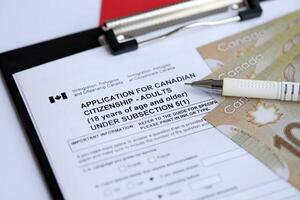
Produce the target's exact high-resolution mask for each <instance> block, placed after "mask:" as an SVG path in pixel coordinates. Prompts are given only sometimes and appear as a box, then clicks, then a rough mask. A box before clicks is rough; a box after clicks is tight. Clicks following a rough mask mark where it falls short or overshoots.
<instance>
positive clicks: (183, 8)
mask: <svg viewBox="0 0 300 200" xmlns="http://www.w3.org/2000/svg"><path fill="white" fill-rule="evenodd" d="M240 4H243V5H245V6H246V7H247V9H246V10H243V11H239V12H238V14H237V16H234V17H229V18H224V19H220V20H215V21H196V22H193V23H189V24H185V25H183V26H180V27H178V28H176V29H174V30H172V31H170V32H167V33H165V34H162V35H159V36H155V37H153V38H149V39H146V40H143V41H140V42H138V41H137V40H136V39H135V38H134V37H135V36H138V35H140V34H141V33H148V32H151V31H154V30H157V29H160V28H161V27H167V26H169V25H174V24H177V23H182V21H189V20H194V19H195V18H199V16H200V15H201V16H202V15H204V14H211V13H212V12H213V13H216V12H219V11H220V10H224V9H225V10H227V9H228V8H233V9H238V8H239V7H240V6H239V5H240ZM196 8H198V10H199V11H198V10H196ZM262 12H263V11H262V8H261V6H260V3H259V1H258V0H222V1H221V0H218V1H216V0H205V1H187V2H183V3H178V4H174V5H172V6H168V7H164V8H160V9H157V10H152V11H149V12H145V13H142V14H138V15H133V16H129V17H126V18H121V19H117V20H113V21H109V22H106V23H105V24H104V26H103V27H102V29H103V30H104V35H103V36H100V37H99V42H100V43H101V44H102V45H103V44H104V45H107V46H108V47H109V50H110V52H111V53H112V54H113V55H119V54H123V53H126V52H130V51H133V50H136V49H138V47H139V46H142V45H146V44H150V43H153V42H155V41H159V40H162V39H165V38H168V37H170V36H172V35H174V34H176V33H178V32H181V31H184V30H188V29H194V28H198V27H201V26H216V25H222V24H227V23H232V22H238V21H244V20H249V19H253V18H256V17H259V16H261V14H262Z"/></svg>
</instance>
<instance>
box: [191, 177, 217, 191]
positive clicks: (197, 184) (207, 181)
mask: <svg viewBox="0 0 300 200" xmlns="http://www.w3.org/2000/svg"><path fill="white" fill-rule="evenodd" d="M221 181H222V180H221V177H220V176H219V175H214V176H210V177H206V178H202V179H199V180H197V181H194V182H192V183H190V184H189V186H190V188H191V189H192V190H200V189H203V188H205V187H208V186H212V185H214V184H217V183H220V182H221Z"/></svg>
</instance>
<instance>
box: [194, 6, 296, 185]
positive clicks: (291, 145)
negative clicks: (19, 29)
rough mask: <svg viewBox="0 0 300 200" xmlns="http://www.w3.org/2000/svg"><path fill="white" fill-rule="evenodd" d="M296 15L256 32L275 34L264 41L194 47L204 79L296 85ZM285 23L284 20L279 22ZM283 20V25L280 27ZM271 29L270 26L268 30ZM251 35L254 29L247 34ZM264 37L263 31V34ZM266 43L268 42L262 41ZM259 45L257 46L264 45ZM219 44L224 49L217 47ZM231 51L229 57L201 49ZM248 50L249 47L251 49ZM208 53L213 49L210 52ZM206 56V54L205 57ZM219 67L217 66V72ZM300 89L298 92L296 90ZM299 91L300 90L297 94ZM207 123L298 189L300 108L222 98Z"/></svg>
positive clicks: (264, 101) (291, 103)
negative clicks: (207, 67)
mask: <svg viewBox="0 0 300 200" xmlns="http://www.w3.org/2000/svg"><path fill="white" fill-rule="evenodd" d="M299 19H300V12H295V13H292V14H290V15H287V16H284V17H282V18H280V19H277V21H278V23H281V26H282V27H281V30H278V29H276V27H279V25H278V24H276V23H275V21H276V20H275V21H272V22H270V23H268V24H265V25H266V26H267V28H266V29H264V28H263V26H264V25H261V26H259V27H257V29H258V30H271V29H272V30H275V29H276V30H277V31H275V32H273V33H272V34H269V36H268V37H266V36H265V37H263V39H261V38H258V39H253V40H248V41H245V40H241V41H244V42H240V43H236V45H235V46H234V45H233V44H235V43H234V42H230V41H240V40H238V38H243V37H245V35H247V34H246V32H247V31H246V32H244V33H241V34H237V35H235V36H231V37H228V38H225V39H223V40H220V41H217V42H215V43H212V44H208V45H206V46H204V47H200V48H198V50H199V52H200V53H201V55H202V56H203V57H204V59H205V60H206V61H207V63H208V65H210V67H211V69H213V73H212V74H211V75H209V77H206V78H223V77H232V78H251V79H261V80H278V81H293V82H300V20H299ZM282 20H283V21H282ZM284 20H285V22H284ZM272 23H273V24H274V27H273V28H271V26H272V25H270V24H272ZM251 32H252V33H253V32H255V28H254V29H251V30H249V31H248V33H251ZM266 32H267V31H266ZM266 38H267V39H266ZM262 40H263V42H259V41H262ZM220 44H222V45H220ZM224 44H231V45H229V46H228V45H227V46H226V47H228V48H229V47H231V50H230V51H231V53H230V52H223V53H220V52H219V51H218V53H215V54H214V53H213V52H210V53H208V52H207V51H206V50H205V49H210V45H211V47H212V48H215V51H216V48H217V47H221V46H223V47H225V45H224ZM250 46H252V47H251V48H250ZM211 51H212V50H211ZM204 52H206V54H205V53H204ZM216 66H217V67H216ZM299 89H300V88H299ZM297 91H298V90H297ZM220 101H221V103H220V105H219V106H218V107H217V108H216V109H214V110H213V111H212V112H211V113H209V114H208V115H207V116H206V117H205V119H206V120H207V121H209V122H210V123H211V124H213V125H214V126H216V127H217V128H218V129H219V130H220V131H221V132H223V133H224V134H226V135H227V136H228V137H230V138H231V139H232V140H233V141H234V142H236V143H237V144H239V145H240V146H242V147H243V148H244V149H246V150H247V151H248V152H250V153H251V154H252V155H253V156H255V157H256V158H257V159H259V160H260V161H262V162H263V163H264V164H265V165H267V166H268V167H270V168H271V169H272V170H273V171H274V172H276V173H277V174H278V175H280V176H281V177H283V178H284V179H286V180H288V181H289V182H290V183H291V184H292V185H294V186H295V187H296V188H298V189H300V105H299V103H293V102H279V101H270V100H258V99H251V100H250V99H247V98H244V97H242V98H227V97H226V98H223V99H221V100H220Z"/></svg>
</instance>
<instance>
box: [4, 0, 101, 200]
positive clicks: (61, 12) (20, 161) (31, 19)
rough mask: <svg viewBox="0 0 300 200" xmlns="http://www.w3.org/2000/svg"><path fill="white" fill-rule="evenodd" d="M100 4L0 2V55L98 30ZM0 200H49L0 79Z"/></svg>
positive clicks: (69, 0) (94, 1) (39, 0)
mask: <svg viewBox="0 0 300 200" xmlns="http://www.w3.org/2000/svg"><path fill="white" fill-rule="evenodd" d="M100 2H101V1H100V0H87V1H85V0H63V1H62V0H51V1H46V0H25V1H22V0H1V1H0V27H1V28H0V52H4V51H8V50H12V49H15V48H18V47H22V46H26V45H30V44H33V43H38V42H41V41H45V40H49V39H52V38H56V37H59V36H63V35H66V34H70V33H74V32H77V31H81V30H85V29H89V28H93V27H96V26H97V25H98V21H99V13H100ZM0 159H1V161H0V180H1V181H0V199H1V200H6V199H8V200H11V199H30V200H34V199H38V200H42V199H50V196H49V194H48V192H47V188H46V185H45V183H44V181H43V178H42V175H41V173H40V172H39V170H38V165H37V163H36V161H35V158H34V155H33V153H32V151H31V148H30V144H29V143H28V141H27V138H26V136H25V134H24V132H23V130H22V128H21V126H20V124H19V122H18V118H17V115H16V113H15V111H14V106H13V105H12V102H11V101H10V98H9V96H8V91H7V90H6V88H5V85H4V82H3V78H2V76H0Z"/></svg>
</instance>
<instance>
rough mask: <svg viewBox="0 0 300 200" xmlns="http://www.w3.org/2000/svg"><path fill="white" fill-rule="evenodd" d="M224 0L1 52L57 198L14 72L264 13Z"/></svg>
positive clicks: (255, 5) (57, 192)
mask: <svg viewBox="0 0 300 200" xmlns="http://www.w3.org/2000/svg"><path fill="white" fill-rule="evenodd" d="M222 1H223V2H224V4H223V5H222V6H221V7H217V8H216V7H213V9H208V10H205V12H200V13H199V12H192V14H188V15H187V16H185V17H184V18H183V17H182V16H180V15H175V16H174V18H172V17H171V18H168V17H167V20H165V21H164V23H158V22H157V20H161V19H162V18H161V17H163V18H164V17H166V16H172V15H173V14H174V7H175V8H177V9H180V8H182V5H188V6H193V5H194V3H195V2H197V1H187V2H183V3H178V4H174V5H172V6H171V7H170V6H168V7H164V8H161V9H158V10H153V11H150V13H149V12H146V13H142V14H138V15H134V16H129V17H127V18H122V19H116V20H113V21H110V22H106V23H105V25H104V26H103V27H96V28H93V29H90V30H86V31H83V32H79V33H75V34H71V35H67V36H64V37H61V38H57V39H53V40H49V41H45V42H42V43H38V44H34V45H31V46H27V47H23V48H19V49H16V50H12V51H8V52H5V53H2V54H0V66H1V71H2V75H3V77H4V79H5V82H6V84H7V87H8V89H9V92H10V95H11V97H12V100H13V102H14V104H15V106H16V111H17V113H18V114H19V117H20V121H21V123H22V125H23V127H24V129H25V132H26V135H27V137H28V139H29V141H30V143H31V146H32V149H33V151H34V153H35V155H36V158H37V160H38V163H39V165H40V169H41V171H42V172H43V175H44V179H45V181H46V183H47V185H48V189H49V192H50V194H51V195H52V197H53V198H54V199H64V196H63V193H62V191H61V188H60V186H59V184H58V182H57V180H56V178H55V175H54V172H53V170H52V168H51V166H50V163H49V160H48V158H47V156H46V153H45V150H44V149H43V146H42V144H41V141H40V139H39V137H38V135H37V131H36V130H35V128H34V125H33V122H32V120H31V117H30V114H29V112H28V110H27V109H26V106H25V103H24V101H23V99H22V97H21V94H20V91H19V90H18V87H17V85H16V82H15V80H14V78H13V74H15V73H17V72H20V71H23V70H26V69H30V68H33V67H35V66H38V65H41V64H44V63H47V62H51V61H54V60H57V59H61V58H64V57H66V56H70V55H73V54H76V53H80V52H83V51H86V50H89V49H92V48H96V47H99V46H102V45H106V46H107V47H108V49H109V50H110V51H111V53H112V54H113V55H119V54H123V53H126V52H129V51H132V50H137V49H138V48H139V47H140V46H142V45H144V44H149V43H152V42H154V41H156V40H161V39H164V38H166V37H169V36H171V35H172V34H175V33H177V32H179V31H181V30H185V29H189V28H196V27H199V26H206V25H212V26H214V25H218V24H223V23H230V22H237V21H243V20H248V19H252V18H256V17H259V16H260V15H261V14H262V9H261V7H260V4H259V1H258V0H222ZM191 2H192V4H191ZM204 2H207V3H209V2H214V3H216V2H221V1H212V0H206V1H204ZM242 4H243V6H246V9H243V10H242V11H240V12H239V13H238V15H237V16H235V17H233V18H232V17H231V18H228V19H222V20H218V21H213V22H208V23H207V24H203V23H202V22H201V23H199V22H197V21H196V22H193V23H188V24H185V25H182V26H180V27H179V28H176V29H175V30H173V31H171V32H167V33H166V34H164V35H159V36H156V37H154V38H150V39H147V40H145V41H142V42H140V41H138V40H137V39H136V38H135V37H137V36H139V35H142V34H145V33H149V32H152V31H155V30H158V29H161V28H165V27H169V26H172V25H175V24H182V23H184V22H189V21H191V20H195V19H198V18H199V17H203V16H207V15H210V14H212V11H213V10H214V11H216V12H224V11H226V10H227V9H228V8H233V9H240V8H241V6H242ZM176 6H177V7H176ZM188 6H187V7H188ZM202 6H203V5H202ZM187 7H185V6H183V8H185V9H183V10H182V11H181V12H186V11H187V10H188V8H187ZM200 7H201V5H200ZM171 11H172V12H171ZM175 11H176V12H178V10H176V9H175ZM176 12H175V13H176ZM157 13H158V17H157V18H156V17H152V18H151V17H149V18H146V19H149V21H148V22H149V23H150V24H151V26H147V27H144V26H143V23H142V22H143V21H144V20H145V16H147V15H150V16H154V15H156V14H157ZM162 13H163V15H162ZM170 13H171V15H170ZM213 13H214V12H213ZM141 19H143V20H141ZM182 19H184V20H182ZM122 20H123V21H124V20H125V22H126V23H125V24H127V25H129V26H128V27H129V29H130V31H127V32H122V29H123V26H119V25H116V24H122V23H121V22H122ZM131 20H132V21H131ZM137 23H140V25H141V26H139V27H136V26H135V25H136V24H137ZM141 27H142V28H141ZM120 30H121V31H120ZM141 30H142V31H141ZM118 31H119V32H118ZM116 33H118V34H116Z"/></svg>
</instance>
